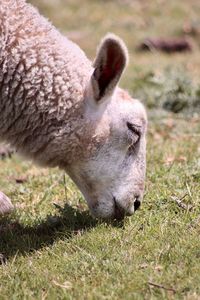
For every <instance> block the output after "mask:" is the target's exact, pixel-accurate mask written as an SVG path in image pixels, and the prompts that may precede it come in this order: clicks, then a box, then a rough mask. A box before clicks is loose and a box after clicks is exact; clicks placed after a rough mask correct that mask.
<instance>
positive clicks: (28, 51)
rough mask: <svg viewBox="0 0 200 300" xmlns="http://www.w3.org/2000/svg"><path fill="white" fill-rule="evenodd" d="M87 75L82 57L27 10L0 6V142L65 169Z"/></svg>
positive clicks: (19, 0) (10, 1) (9, 2)
mask: <svg viewBox="0 0 200 300" xmlns="http://www.w3.org/2000/svg"><path fill="white" fill-rule="evenodd" d="M92 69H93V68H92V66H91V62H90V61H89V60H88V59H87V57H86V56H85V54H84V52H83V51H82V50H81V49H80V48H79V47H78V46H77V45H76V44H74V43H73V42H71V41H69V40H68V39H67V38H65V37H64V36H62V35H61V34H60V33H59V32H58V31H57V30H56V29H55V27H54V26H52V25H51V24H50V23H49V22H48V21H47V20H46V19H45V18H44V17H42V16H41V15H40V14H39V13H38V11H37V9H35V8H34V7H33V6H32V5H30V4H27V3H26V2H25V1H24V0H1V4H0V120H1V122H0V137H1V139H2V140H6V141H8V142H10V143H11V144H12V145H13V146H14V147H16V148H17V149H18V150H20V152H21V153H23V154H24V155H25V156H28V157H29V158H33V159H35V160H36V161H38V162H39V163H42V164H44V165H50V166H54V165H62V164H66V163H67V161H68V160H69V159H72V158H73V154H74V152H75V151H76V141H74V139H75V138H78V137H77V135H76V136H75V135H74V131H76V132H78V130H79V129H80V130H81V126H82V124H81V117H80V116H79V119H80V121H79V123H77V114H79V113H81V105H82V102H83V101H82V100H83V97H84V87H85V86H86V85H87V82H88V81H89V77H90V75H91V72H92ZM75 128H76V129H75ZM72 133H73V137H71V143H70V135H71V134H72ZM66 135H67V137H68V138H67V142H66V143H65V136H66ZM72 140H73V141H72ZM72 144H73V147H74V152H73V147H72ZM69 153H70V154H69ZM68 155H70V158H69V157H68ZM63 159H64V160H66V161H65V162H63Z"/></svg>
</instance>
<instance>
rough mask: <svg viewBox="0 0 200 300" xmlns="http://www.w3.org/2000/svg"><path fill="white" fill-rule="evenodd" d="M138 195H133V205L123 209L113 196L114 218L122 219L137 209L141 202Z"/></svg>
mask: <svg viewBox="0 0 200 300" xmlns="http://www.w3.org/2000/svg"><path fill="white" fill-rule="evenodd" d="M139 198H140V197H135V199H134V202H133V205H132V206H131V207H130V208H129V209H125V208H124V207H122V206H121V205H120V204H119V203H118V202H117V201H116V199H115V198H114V204H115V212H114V219H117V220H122V219H124V217H125V216H131V215H132V214H133V213H134V212H135V211H136V210H138V209H139V207H140V205H141V202H140V200H139Z"/></svg>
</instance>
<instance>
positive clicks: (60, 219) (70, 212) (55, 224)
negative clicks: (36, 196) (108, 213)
mask: <svg viewBox="0 0 200 300" xmlns="http://www.w3.org/2000/svg"><path fill="white" fill-rule="evenodd" d="M56 208H57V209H58V210H59V215H54V216H47V218H46V219H45V220H44V221H43V222H41V223H40V224H36V225H35V226H34V225H33V226H25V225H22V224H20V223H19V222H17V221H16V222H12V221H11V220H9V219H8V218H7V219H2V220H1V221H0V264H1V263H4V262H5V261H6V259H8V258H10V257H12V256H14V255H16V253H17V254H22V255H25V254H26V253H30V252H33V251H35V250H38V249H41V248H43V247H45V246H48V245H52V244H53V243H54V242H55V241H56V240H57V239H61V238H65V239H66V238H68V239H70V238H72V237H73V236H74V235H76V234H82V233H83V232H86V231H88V230H89V229H91V228H92V227H95V226H96V225H97V224H98V221H96V220H95V219H93V218H92V217H91V216H90V215H89V212H86V211H84V212H81V211H79V210H78V209H75V208H73V207H71V206H69V205H68V204H65V206H64V208H61V207H60V206H58V205H56Z"/></svg>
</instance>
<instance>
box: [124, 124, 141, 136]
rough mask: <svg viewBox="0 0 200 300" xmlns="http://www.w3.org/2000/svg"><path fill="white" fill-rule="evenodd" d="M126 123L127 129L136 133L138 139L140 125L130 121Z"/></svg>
mask: <svg viewBox="0 0 200 300" xmlns="http://www.w3.org/2000/svg"><path fill="white" fill-rule="evenodd" d="M126 125H127V127H128V129H129V130H130V131H131V132H132V133H134V134H136V135H137V136H138V138H139V139H140V136H141V132H140V129H139V128H140V126H138V125H135V124H132V123H130V122H127V123H126ZM139 139H138V140H139Z"/></svg>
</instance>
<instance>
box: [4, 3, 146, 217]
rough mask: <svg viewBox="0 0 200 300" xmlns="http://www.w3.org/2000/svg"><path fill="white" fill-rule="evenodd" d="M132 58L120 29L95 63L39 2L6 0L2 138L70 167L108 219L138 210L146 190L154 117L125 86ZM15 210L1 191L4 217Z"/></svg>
mask: <svg viewBox="0 0 200 300" xmlns="http://www.w3.org/2000/svg"><path fill="white" fill-rule="evenodd" d="M127 63H128V51H127V48H126V46H125V44H124V42H123V41H122V40H121V39H120V38H119V37H117V36H115V35H114V34H107V35H106V36H105V37H104V39H103V40H102V41H101V43H100V45H99V47H98V50H97V55H96V58H95V60H94V63H93V64H92V63H91V61H90V60H89V59H88V58H87V57H86V55H85V53H84V52H83V51H82V50H81V49H80V48H79V47H78V46H77V45H76V44H75V43H73V42H72V41H70V40H68V39H67V38H66V37H64V36H63V35H62V34H61V33H60V32H59V31H58V30H57V29H56V28H55V27H54V26H53V25H52V24H50V22H49V21H48V20H46V19H45V18H44V17H42V16H41V15H40V14H39V12H38V11H37V9H36V8H34V7H33V6H32V5H31V4H28V3H27V2H26V1H25V0H1V5H0V120H1V122H0V138H1V141H4V142H7V143H10V145H11V146H12V147H14V148H15V149H17V151H18V152H19V153H21V154H22V155H23V156H24V157H25V158H28V159H31V160H33V161H35V162H36V163H37V164H39V165H41V166H44V167H59V168H60V169H63V170H65V171H66V173H67V174H68V175H69V176H70V177H71V179H72V180H73V181H74V182H75V184H76V185H77V187H78V188H79V189H80V191H81V192H82V194H83V196H84V197H85V199H86V201H87V203H88V207H89V209H90V211H91V214H92V215H93V216H94V217H97V218H102V219H115V218H116V219H123V218H124V217H125V216H127V215H132V214H133V213H134V211H135V210H136V209H138V208H139V206H140V203H141V201H142V198H143V194H144V182H145V173H146V170H145V169H146V128H147V116H146V111H145V108H144V106H143V104H142V103H141V102H140V101H139V100H136V99H133V98H132V97H131V96H130V95H129V94H128V92H126V91H125V90H123V89H121V88H120V87H118V83H119V80H120V78H121V76H122V73H123V71H124V69H125V67H126V66H127ZM12 208H13V205H12V203H11V202H10V200H9V198H8V197H6V196H5V195H4V194H3V193H1V194H0V214H4V213H8V212H9V211H11V210H12Z"/></svg>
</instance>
